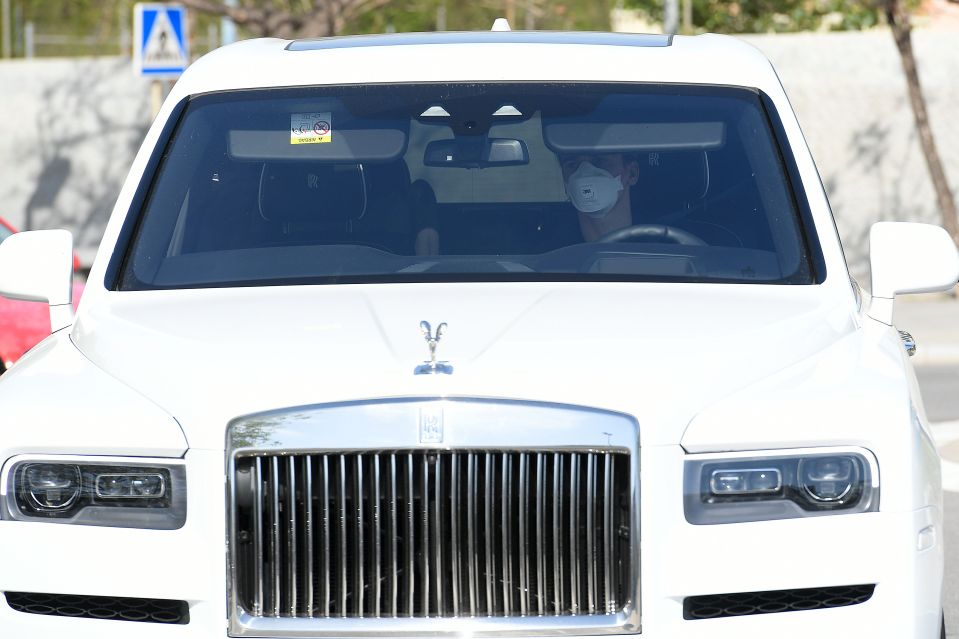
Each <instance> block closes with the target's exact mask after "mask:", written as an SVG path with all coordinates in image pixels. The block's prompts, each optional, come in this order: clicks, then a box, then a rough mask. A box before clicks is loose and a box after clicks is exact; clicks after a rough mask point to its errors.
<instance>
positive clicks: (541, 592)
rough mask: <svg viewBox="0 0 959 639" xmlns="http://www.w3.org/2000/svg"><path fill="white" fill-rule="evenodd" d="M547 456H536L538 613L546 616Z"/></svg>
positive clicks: (541, 454) (540, 454) (539, 454)
mask: <svg viewBox="0 0 959 639" xmlns="http://www.w3.org/2000/svg"><path fill="white" fill-rule="evenodd" d="M548 525H549V524H547V523H546V455H544V454H543V453H538V454H537V455H536V613H537V614H538V615H539V616H541V617H542V616H543V615H544V614H546V553H547V550H546V527H547V526H548Z"/></svg>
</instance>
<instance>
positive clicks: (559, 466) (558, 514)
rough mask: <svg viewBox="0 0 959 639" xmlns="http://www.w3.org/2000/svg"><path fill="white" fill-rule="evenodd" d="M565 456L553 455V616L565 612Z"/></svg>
mask: <svg viewBox="0 0 959 639" xmlns="http://www.w3.org/2000/svg"><path fill="white" fill-rule="evenodd" d="M565 486H566V478H565V477H564V475H563V455H560V454H559V453H557V454H555V455H553V614H555V615H561V614H563V611H564V610H565V605H564V599H563V576H564V575H565V574H566V573H564V572H563V503H564V499H563V488H564V487H565Z"/></svg>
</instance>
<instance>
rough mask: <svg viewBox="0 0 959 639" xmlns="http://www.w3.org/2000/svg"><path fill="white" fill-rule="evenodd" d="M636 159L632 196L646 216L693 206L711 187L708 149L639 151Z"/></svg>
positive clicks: (664, 213) (659, 214)
mask: <svg viewBox="0 0 959 639" xmlns="http://www.w3.org/2000/svg"><path fill="white" fill-rule="evenodd" d="M637 160H638V161H639V180H638V181H637V182H636V184H635V185H634V186H633V191H632V196H631V200H632V202H633V204H634V206H635V207H638V209H637V210H638V211H640V212H641V214H642V216H643V217H645V218H646V219H650V218H651V217H654V216H661V215H668V214H670V213H676V212H679V211H683V210H686V209H689V208H692V207H694V206H696V205H697V204H698V203H699V202H700V201H701V200H702V199H703V198H705V197H706V193H707V192H708V191H709V157H708V156H707V153H706V151H670V152H649V153H640V154H638V157H637Z"/></svg>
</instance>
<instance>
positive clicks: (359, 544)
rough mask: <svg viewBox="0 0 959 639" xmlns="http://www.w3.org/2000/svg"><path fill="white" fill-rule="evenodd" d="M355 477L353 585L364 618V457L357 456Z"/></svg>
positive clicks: (356, 608)
mask: <svg viewBox="0 0 959 639" xmlns="http://www.w3.org/2000/svg"><path fill="white" fill-rule="evenodd" d="M354 476H355V477H356V493H355V494H354V495H353V511H354V513H355V515H354V517H353V521H354V524H355V525H356V532H355V534H354V535H353V538H354V540H355V542H356V545H355V551H354V555H353V564H354V567H355V569H354V571H353V572H354V575H353V577H354V585H353V588H354V590H353V610H354V611H356V616H358V617H362V616H363V612H364V606H363V604H364V600H365V596H364V590H365V588H366V585H365V583H364V580H363V575H364V572H365V568H364V566H365V563H366V562H365V559H366V557H365V555H364V554H363V553H364V552H365V550H366V545H365V543H364V539H363V537H364V536H365V533H364V530H363V495H364V492H363V456H362V455H357V456H356V471H355V474H354Z"/></svg>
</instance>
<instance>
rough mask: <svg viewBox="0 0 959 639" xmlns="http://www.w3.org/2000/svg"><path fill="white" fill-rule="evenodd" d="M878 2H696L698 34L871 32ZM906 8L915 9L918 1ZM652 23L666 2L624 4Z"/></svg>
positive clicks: (644, 0) (643, 0)
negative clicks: (640, 13) (707, 32)
mask: <svg viewBox="0 0 959 639" xmlns="http://www.w3.org/2000/svg"><path fill="white" fill-rule="evenodd" d="M879 4H880V3H879V2H878V1H877V0H693V25H694V26H695V29H696V30H697V31H711V32H715V33H764V32H770V31H773V32H779V31H805V30H815V29H826V30H848V29H868V28H870V27H874V26H876V25H877V24H879V23H880V22H881V16H880V13H881V12H880V11H879V9H878V7H879ZM907 4H911V5H915V4H916V1H915V0H909V1H908V2H907ZM625 6H627V7H630V8H635V9H639V10H640V11H641V12H642V13H643V14H645V15H646V16H647V17H648V18H649V19H651V20H655V21H657V22H658V21H661V20H662V19H663V0H625Z"/></svg>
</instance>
